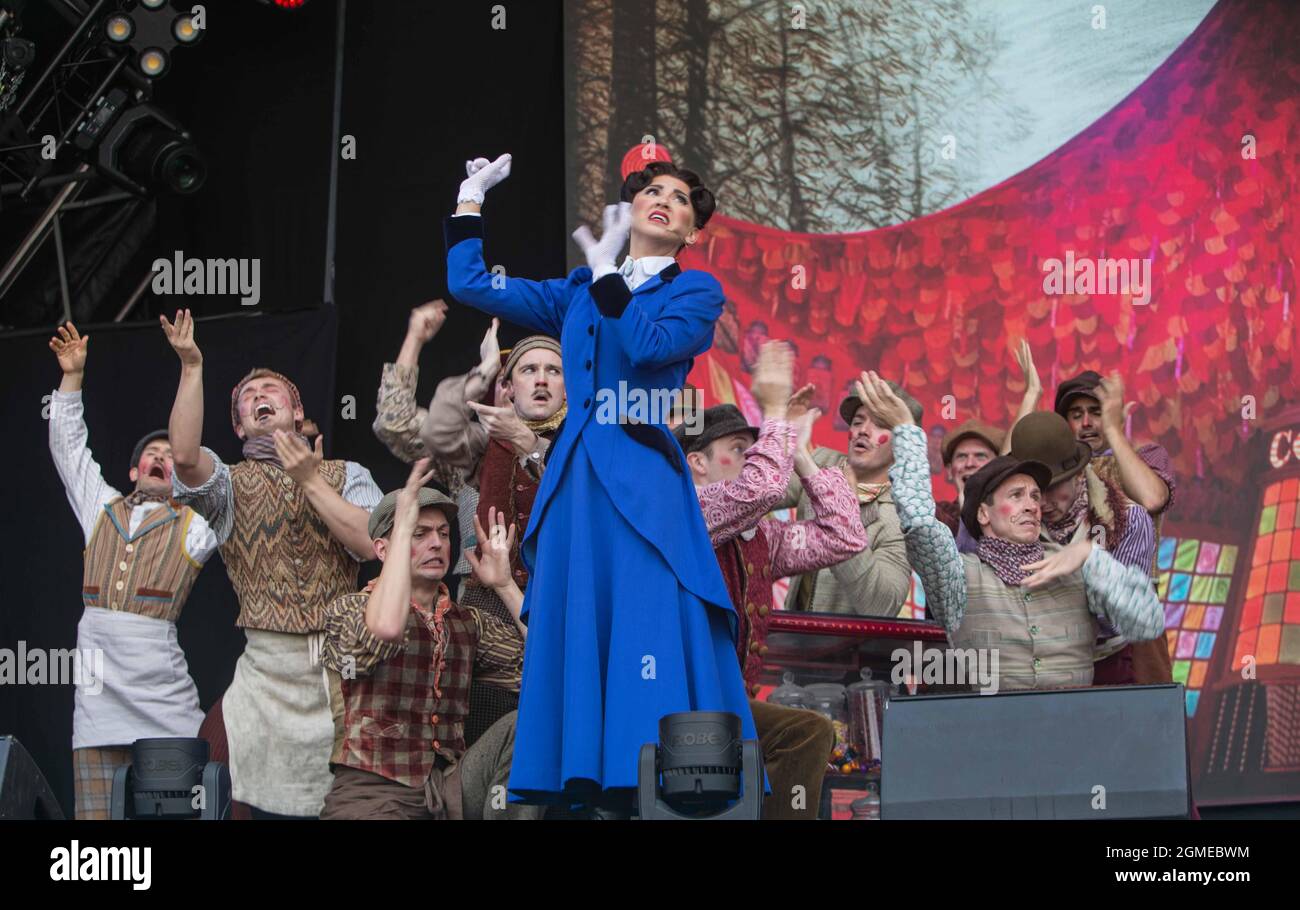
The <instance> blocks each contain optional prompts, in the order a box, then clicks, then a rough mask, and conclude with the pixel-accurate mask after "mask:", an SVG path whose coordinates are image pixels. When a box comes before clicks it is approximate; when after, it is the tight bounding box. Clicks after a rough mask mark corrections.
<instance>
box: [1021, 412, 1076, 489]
mask: <svg viewBox="0 0 1300 910" xmlns="http://www.w3.org/2000/svg"><path fill="white" fill-rule="evenodd" d="M1011 454H1012V455H1014V456H1015V457H1017V458H1023V459H1025V460H1027V461H1041V462H1042V463H1043V464H1045V465H1047V466H1048V467H1049V468H1051V469H1052V486H1056V485H1057V484H1058V483H1064V482H1065V481H1067V480H1069V479H1070V478H1071V477H1073V476H1075V475H1076V474H1078V473H1079V472H1080V471H1082V470H1083V469H1084V468H1086V467H1087V466H1088V462H1089V461H1090V460H1091V459H1092V447H1091V446H1089V445H1088V444H1087V443H1086V442H1079V441H1078V440H1077V439H1075V438H1074V433H1073V432H1071V430H1070V425H1069V424H1068V423H1066V421H1065V418H1064V417H1062V416H1061V415H1060V414H1057V413H1056V412H1055V411H1035V412H1034V413H1032V414H1027V415H1025V416H1024V417H1023V418H1021V420H1020V422H1019V423H1017V424H1016V425H1015V428H1014V429H1012V431H1011Z"/></svg>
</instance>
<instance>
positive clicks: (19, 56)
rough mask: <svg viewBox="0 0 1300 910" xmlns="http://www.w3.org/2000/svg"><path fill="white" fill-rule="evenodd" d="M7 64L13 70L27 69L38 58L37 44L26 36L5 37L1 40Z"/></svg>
mask: <svg viewBox="0 0 1300 910" xmlns="http://www.w3.org/2000/svg"><path fill="white" fill-rule="evenodd" d="M0 47H3V51H0V54H2V55H3V58H4V63H5V66H7V67H9V68H10V69H11V70H18V71H21V70H25V69H27V67H29V66H31V65H32V61H33V60H35V59H36V45H35V44H32V42H30V41H28V40H27V39H26V38H5V39H4V41H0Z"/></svg>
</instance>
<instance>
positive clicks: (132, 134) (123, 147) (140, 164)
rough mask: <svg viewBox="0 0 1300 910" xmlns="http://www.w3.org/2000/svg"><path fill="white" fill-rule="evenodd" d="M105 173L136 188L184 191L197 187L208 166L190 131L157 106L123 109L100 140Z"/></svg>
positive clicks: (100, 161) (101, 166) (99, 159)
mask: <svg viewBox="0 0 1300 910" xmlns="http://www.w3.org/2000/svg"><path fill="white" fill-rule="evenodd" d="M97 163H98V165H99V171H100V173H102V174H104V176H106V177H108V178H110V179H111V180H113V181H115V182H116V183H118V184H120V185H121V186H123V187H125V188H127V189H128V190H131V191H132V192H135V193H141V194H143V193H144V192H146V191H147V189H162V190H167V191H169V192H171V193H175V194H176V195H179V196H184V195H188V194H190V193H193V192H197V191H198V189H199V188H200V187H202V186H203V183H204V181H205V180H206V179H207V176H208V166H207V164H206V163H205V162H204V160H203V156H202V154H201V153H200V152H199V149H198V146H196V145H195V144H194V140H193V139H192V138H191V136H190V134H189V133H187V132H185V131H184V130H183V129H181V127H180V126H179V125H178V124H176V123H175V122H173V121H172V120H170V119H169V118H168V117H167V115H165V114H164V113H163V112H162V111H160V110H158V109H157V108H155V107H153V106H151V105H148V104H141V105H137V106H136V107H133V108H129V109H128V110H126V111H124V112H123V113H122V115H121V116H120V117H118V118H117V121H116V122H115V123H113V125H112V126H111V127H110V128H108V129H107V130H106V131H105V132H104V135H103V140H102V141H101V142H100V144H99V150H98V153H97Z"/></svg>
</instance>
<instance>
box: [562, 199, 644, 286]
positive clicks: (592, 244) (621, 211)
mask: <svg viewBox="0 0 1300 910" xmlns="http://www.w3.org/2000/svg"><path fill="white" fill-rule="evenodd" d="M604 220H605V229H604V230H603V231H601V233H600V239H599V240H597V239H596V238H595V237H593V236H592V235H591V228H589V227H587V226H586V225H585V224H584V225H583V226H582V227H580V228H578V229H577V230H576V231H574V232H573V239H574V240H576V241H577V242H578V246H580V247H582V252H584V253H585V254H586V255H587V265H589V266H591V280H592V281H599V280H600V279H601V278H604V277H605V276H606V275H608V274H609V273H610V272H615V271H618V268H617V266H615V265H614V262H615V260H617V259H618V254H619V253H621V252H622V251H623V244H625V243H627V235H628V234H629V233H631V231H632V203H630V202H620V203H619V204H618V205H607V206H605V216H604Z"/></svg>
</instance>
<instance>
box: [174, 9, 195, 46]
mask: <svg viewBox="0 0 1300 910" xmlns="http://www.w3.org/2000/svg"><path fill="white" fill-rule="evenodd" d="M172 34H173V35H174V36H175V37H176V40H177V41H179V42H180V43H181V44H193V43H194V42H195V41H198V40H199V37H200V36H201V35H202V34H203V30H202V29H197V28H195V27H194V19H193V18H192V17H191V16H188V15H185V16H181V17H180V18H178V19H177V20H176V21H175V22H173V23H172Z"/></svg>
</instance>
